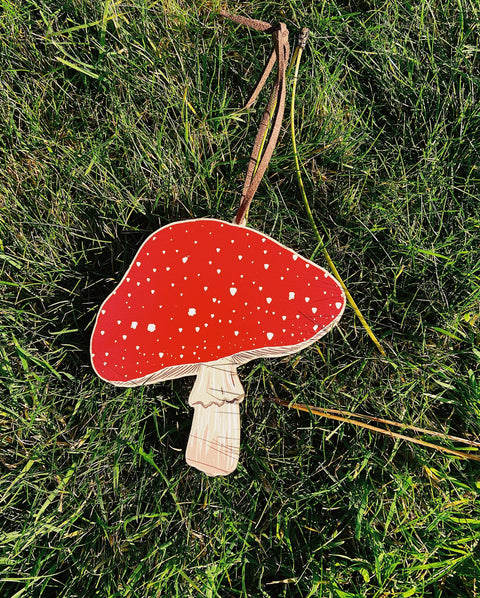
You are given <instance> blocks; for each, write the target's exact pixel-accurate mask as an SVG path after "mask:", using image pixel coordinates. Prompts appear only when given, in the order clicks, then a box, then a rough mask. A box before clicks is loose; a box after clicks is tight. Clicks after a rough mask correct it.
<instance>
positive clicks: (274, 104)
mask: <svg viewBox="0 0 480 598" xmlns="http://www.w3.org/2000/svg"><path fill="white" fill-rule="evenodd" d="M220 14H221V16H223V17H225V18H227V19H230V20H231V21H234V22H235V23H239V24H240V25H246V26H247V27H251V28H252V29H256V30H257V31H262V32H264V33H270V34H271V35H272V39H273V45H274V50H273V52H272V54H271V56H270V59H269V60H268V62H267V65H266V66H265V69H264V71H263V74H262V76H261V77H260V80H259V82H258V83H257V86H256V87H255V89H254V91H253V93H252V95H251V96H250V99H249V100H248V102H247V104H246V106H245V108H249V107H250V106H251V105H252V104H253V102H254V101H255V100H256V99H257V97H258V95H259V93H260V91H261V90H262V88H263V86H264V85H265V83H266V81H267V79H268V76H269V74H270V72H271V70H272V68H273V66H274V64H275V62H277V63H278V66H277V78H276V80H275V84H274V86H273V90H272V93H271V94H270V98H269V100H268V103H267V107H266V108H265V111H264V113H263V116H262V120H261V122H260V126H259V128H258V133H257V137H256V139H255V143H254V144H253V150H252V155H251V157H250V161H249V163H248V168H247V174H246V176H245V183H244V186H243V191H242V198H241V200H240V207H239V208H238V212H237V215H236V216H235V219H234V222H235V223H236V224H245V218H246V214H247V212H248V208H249V206H250V203H251V201H252V199H253V196H254V195H255V192H256V190H257V189H258V186H259V185H260V181H261V180H262V177H263V175H264V173H265V171H266V169H267V166H268V163H269V162H270V158H271V157H272V154H273V151H274V149H275V146H276V144H277V140H278V136H279V134H280V127H281V124H282V119H283V113H284V111H285V94H286V83H285V80H286V74H285V73H286V70H287V64H288V58H289V54H290V46H289V43H288V29H287V27H286V25H285V23H277V24H275V25H270V23H266V22H265V21H258V20H256V19H248V18H246V17H240V16H237V15H231V14H230V13H228V12H226V11H224V10H221V11H220ZM272 112H273V113H274V114H273V125H272V130H271V133H270V138H269V140H268V143H267V146H266V148H265V151H264V152H263V156H262V157H261V160H260V162H258V159H259V155H260V153H261V150H262V145H263V140H264V137H265V134H266V131H267V129H268V126H269V124H270V119H271V118H272ZM257 163H258V167H257V168H256V169H255V166H256V165H257Z"/></svg>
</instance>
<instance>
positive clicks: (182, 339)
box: [90, 11, 345, 476]
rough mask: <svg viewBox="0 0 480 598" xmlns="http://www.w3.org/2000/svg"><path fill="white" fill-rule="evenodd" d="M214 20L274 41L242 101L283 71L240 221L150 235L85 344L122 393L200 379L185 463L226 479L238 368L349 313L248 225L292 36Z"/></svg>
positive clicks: (190, 223)
mask: <svg viewBox="0 0 480 598" xmlns="http://www.w3.org/2000/svg"><path fill="white" fill-rule="evenodd" d="M220 14H221V15H222V16H224V17H226V18H229V19H231V20H233V21H235V22H237V23H240V24H243V25H247V26H249V27H253V28H254V29H256V30H258V31H263V32H265V33H268V34H271V35H272V38H273V46H274V50H273V53H272V55H271V57H270V59H269V61H268V63H267V65H266V67H265V71H264V74H263V76H262V77H261V79H260V81H259V83H258V85H257V87H256V88H255V90H254V92H253V94H252V97H251V98H250V100H249V102H248V103H247V106H250V105H251V104H252V103H253V102H254V101H255V99H256V98H257V97H258V94H259V93H260V90H261V88H262V87H263V85H264V83H265V81H266V79H267V77H268V75H269V73H270V72H271V70H272V68H273V66H274V64H275V63H277V64H278V69H277V76H276V80H275V84H274V86H273V90H272V93H271V96H270V99H269V101H268V104H267V107H266V109H265V111H264V114H263V117H262V121H261V124H260V126H259V130H258V133H257V138H256V140H255V143H254V147H253V150H252V155H251V159H250V162H249V166H248V169H247V173H246V177H245V184H244V189H243V192H242V198H241V201H240V207H239V209H238V212H237V215H236V217H235V221H234V223H232V224H229V223H227V222H223V221H221V220H216V219H213V218H212V219H208V218H203V219H197V220H187V221H182V222H175V223H173V224H169V225H167V226H164V227H163V228H160V229H159V230H157V231H156V232H154V233H153V234H151V235H150V236H149V237H148V238H147V240H146V241H145V242H144V244H143V245H142V246H141V248H140V250H139V251H138V253H137V255H136V257H135V259H134V260H133V263H132V264H131V266H130V267H129V269H128V271H127V273H126V274H125V276H124V277H123V279H122V280H121V282H120V283H119V285H118V286H117V287H116V289H115V290H114V291H113V292H112V293H111V295H110V296H109V297H107V299H106V300H105V301H104V303H103V304H102V306H101V308H100V311H99V313H98V315H97V319H96V322H95V325H94V329H93V334H92V338H91V346H90V349H91V358H92V364H93V368H94V370H95V371H96V373H97V374H98V375H99V376H100V378H102V379H103V380H106V381H108V382H111V383H112V384H115V385H117V386H138V385H142V384H154V383H156V382H160V381H163V380H170V379H173V378H180V377H182V376H196V379H195V383H194V385H193V388H192V391H191V394H190V398H189V404H190V405H191V406H192V407H193V408H194V416H193V423H192V428H191V432H190V437H189V441H188V446H187V451H186V459H187V462H188V463H189V464H190V465H192V466H193V467H196V468H197V469H199V470H201V471H203V472H205V473H206V474H207V475H210V476H215V475H227V474H229V473H231V472H232V471H234V470H235V468H236V466H237V463H238V458H239V448H240V403H241V402H242V401H243V398H244V391H243V388H242V385H241V383H240V380H239V377H238V374H237V368H238V366H240V365H242V364H244V363H247V362H248V361H250V360H251V359H256V358H259V357H279V356H282V355H289V354H291V353H295V352H297V351H300V350H301V349H303V348H305V347H307V346H308V345H310V344H312V343H313V342H315V341H316V340H318V339H319V338H320V337H321V336H323V335H324V334H326V333H327V332H328V331H329V330H330V329H331V328H332V327H333V326H334V325H335V324H336V323H337V322H338V320H339V319H340V317H341V315H342V313H343V310H344V307H345V295H344V293H343V290H342V287H341V286H340V284H339V283H338V282H337V281H336V280H335V279H334V278H333V277H332V276H331V275H330V274H329V273H328V272H326V271H325V270H324V269H323V268H320V267H319V266H317V265H316V264H314V263H313V262H311V261H309V260H306V259H305V258H303V257H302V256H300V255H298V254H297V253H295V252H294V251H292V250H291V249H288V248H287V247H285V246H283V245H281V244H280V243H278V242H277V241H275V240H274V239H272V238H270V237H268V236H267V235H264V234H262V233H260V232H257V231H255V230H253V229H251V228H247V227H246V226H245V222H246V215H247V213H248V209H249V206H250V203H251V201H252V198H253V196H254V194H255V192H256V190H257V188H258V186H259V184H260V181H261V178H262V176H263V174H264V172H265V171H266V168H267V166H268V163H269V160H270V157H271V156H272V153H273V150H274V147H275V144H276V142H277V139H278V136H279V132H280V128H281V121H282V117H283V113H284V107H285V89H286V88H285V76H286V65H287V62H288V57H289V44H288V30H287V28H286V26H285V24H284V23H278V24H276V25H274V26H272V25H270V24H269V23H266V22H263V21H257V20H254V19H247V18H244V17H236V16H232V15H229V14H228V13H226V12H224V11H221V12H220ZM270 122H271V133H270V136H269V140H268V143H267V144H266V146H265V149H264V151H263V155H261V154H262V147H263V141H264V137H265V135H266V133H267V129H268V127H269V125H270Z"/></svg>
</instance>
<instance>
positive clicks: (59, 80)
mask: <svg viewBox="0 0 480 598" xmlns="http://www.w3.org/2000/svg"><path fill="white" fill-rule="evenodd" d="M222 7H225V6H224V5H222ZM228 8H229V10H230V11H231V12H239V13H242V14H248V15H249V16H252V17H256V18H263V19H266V20H269V21H275V20H283V21H285V22H286V23H287V26H288V27H289V29H290V31H291V32H292V34H293V35H292V38H293V37H294V34H295V33H296V32H297V31H298V30H299V29H300V28H301V27H308V28H309V29H310V30H311V37H310V41H309V45H308V46H307V49H306V51H305V52H304V55H303V59H302V64H301V67H300V75H299V81H298V86H297V92H296V107H297V110H296V113H297V116H296V131H297V149H298V154H299V159H300V163H301V165H302V169H303V177H304V184H305V188H306V192H307V194H308V197H309V200H310V202H311V206H312V210H313V213H314V217H315V220H316V223H317V226H318V227H319V229H320V230H321V232H322V234H323V235H324V239H325V242H326V244H327V247H328V251H329V252H330V254H331V256H332V258H333V260H334V262H335V264H336V266H337V268H338V270H339V272H340V273H341V275H342V277H343V278H344V279H345V281H346V282H347V285H348V288H349V290H350V292H351V293H352V295H353V297H354V298H355V300H356V302H357V303H358V305H359V307H360V309H361V310H362V313H364V315H365V316H366V318H367V320H368V322H369V323H370V325H371V326H372V328H373V330H374V332H375V334H376V335H377V336H378V338H379V339H380V340H381V342H382V344H383V346H384V348H385V350H386V354H387V356H386V358H383V357H382V356H381V355H380V354H379V353H378V351H377V350H376V349H375V347H374V345H373V343H372V342H371V340H370V339H369V337H368V336H367V334H366V333H365V331H364V330H363V328H362V327H361V325H359V322H358V321H357V319H356V318H355V317H354V315H353V312H352V310H351V309H347V310H346V312H345V315H344V317H343V319H342V321H341V325H340V326H339V328H338V329H336V330H335V331H333V332H332V333H331V334H329V335H328V336H327V337H325V338H324V339H322V342H321V343H320V345H319V347H318V348H319V349H320V350H321V355H320V354H319V352H318V351H317V348H316V347H311V348H310V349H308V350H306V351H304V352H303V353H302V354H301V358H300V360H299V361H298V360H297V358H296V357H292V358H287V359H278V360H265V361H254V362H251V363H250V364H248V365H247V366H244V367H242V368H241V372H240V373H241V378H242V380H243V382H244V385H245V389H246V392H247V398H246V401H245V404H244V406H243V408H242V424H243V427H242V430H243V438H242V452H241V462H240V465H239V468H238V470H237V471H236V472H235V474H233V475H231V476H229V477H227V478H216V479H207V478H206V477H205V476H203V475H202V474H200V473H199V472H197V471H196V470H193V469H190V468H188V467H187V466H186V465H185V461H184V450H185V447H186V441H187V437H188V432H189V427H190V421H191V416H192V411H191V409H190V408H189V407H188V404H187V399H188V393H189V389H190V388H191V385H192V382H193V381H192V379H191V378H185V379H180V380H176V381H173V382H169V383H163V384H158V385H156V386H149V387H145V388H135V389H130V390H122V389H119V388H115V387H113V386H110V385H108V384H106V383H103V382H102V381H100V380H99V379H98V378H96V377H95V375H94V373H93V371H92V369H91V366H90V363H89V351H88V347H89V338H90V334H91V331H92V325H93V321H94V318H95V315H96V312H97V309H98V307H99V305H100V303H101V302H102V301H103V299H104V298H105V297H106V296H107V295H108V294H109V293H110V292H111V290H112V289H113V288H114V286H115V284H116V283H117V282H118V281H119V280H120V278H121V277H122V274H123V272H124V271H125V269H126V267H127V266H128V264H129V263H130V260H131V259H132V257H133V256H134V255H135V253H136V250H137V249H138V247H139V246H140V244H141V243H142V241H143V240H144V239H145V238H146V237H147V236H148V234H149V233H150V232H152V231H153V230H155V228H157V227H159V226H161V225H164V224H167V223H169V222H173V221H175V220H178V219H188V218H194V217H202V216H214V217H219V218H224V219H226V220H228V221H231V220H232V218H233V216H234V215H235V212H236V209H237V207H238V202H239V195H240V190H241V187H242V182H243V176H244V172H245V169H246V164H247V161H248V158H249V154H250V150H251V146H252V143H253V139H254V137H255V132H256V127H257V125H258V122H259V115H260V112H261V106H262V105H263V104H262V102H263V103H264V102H265V94H264V95H263V96H262V97H261V98H260V100H259V102H258V103H257V107H256V109H255V110H252V111H250V112H249V113H248V114H245V113H242V114H241V115H238V111H239V109H240V108H241V107H242V105H243V104H244V102H245V101H246V99H247V98H248V92H249V90H251V89H252V87H253V85H254V83H255V81H256V78H257V76H258V75H259V73H260V72H261V69H262V66H263V64H264V62H265V60H266V58H267V56H268V54H269V52H270V39H269V37H268V36H263V35H262V34H259V33H256V32H252V31H248V30H246V29H244V28H241V27H238V26H236V25H233V24H232V23H228V22H225V21H223V19H220V18H217V11H218V9H219V5H217V3H214V2H206V1H205V2H194V1H193V0H186V1H180V0H178V1H175V0H163V1H162V2H158V1H157V2H155V1H151V0H149V1H147V0H143V1H142V0H134V1H133V2H130V3H127V2H121V1H120V2H116V1H108V0H104V1H103V2H93V1H91V0H70V1H67V2H64V1H59V0H51V1H49V2H47V1H45V0H37V1H35V0H22V1H20V0H1V4H0V164H1V169H0V430H1V436H0V468H1V477H0V546H1V550H0V595H1V596H2V598H3V597H5V598H10V597H14V596H15V597H16V598H20V597H25V598H26V597H40V596H42V597H45V598H51V597H62V598H74V597H77V596H78V597H81V598H84V597H86V596H87V597H88V598H93V597H99V598H103V597H114V596H117V597H132V598H133V597H138V598H147V597H157V596H181V597H185V596H192V597H195V598H196V597H198V596H205V597H215V596H218V597H221V598H233V597H237V596H238V597H245V598H246V597H250V596H253V597H257V596H258V597H262V596H264V597H272V598H276V597H292V598H297V597H301V598H307V596H308V597H313V596H325V597H332V598H346V597H354V596H359V597H361V596H367V597H369V598H373V597H375V598H380V597H382V598H386V597H394V596H395V597H397V596H398V597H405V598H406V597H408V596H415V597H416V596H425V597H432V598H433V597H435V598H439V597H445V598H446V597H456V596H462V597H463V596H471V597H474V596H477V594H478V592H479V586H480V565H479V560H478V546H479V542H480V506H479V505H480V502H479V492H480V470H479V467H478V464H477V463H475V462H469V461H463V460H458V459H456V458H454V457H449V456H446V455H444V454H441V453H436V452H433V451H430V450H427V449H424V448H422V447H418V446H413V445H409V444H406V443H404V442H396V441H393V440H391V439H389V438H386V437H383V436H378V435H375V434H373V433H371V432H368V431H362V430H359V429H356V428H354V427H352V426H349V425H346V424H338V423H336V422H329V421H326V420H320V419H316V418H315V417H313V416H310V415H309V414H305V413H303V414H298V413H296V412H294V411H290V410H286V409H285V408H284V407H281V406H279V405H276V404H274V403H273V402H272V400H271V399H272V397H274V396H278V397H280V398H282V399H285V400H288V401H292V400H295V401H298V402H303V403H309V404H312V405H316V406H319V407H335V408H342V409H346V410H350V411H357V412H360V413H368V414H372V415H377V416H379V417H384V418H390V419H395V420H397V421H402V422H405V423H410V424H415V425H418V426H422V427H429V428H433V429H437V430H444V431H446V432H448V433H451V434H455V435H457V436H464V437H466V438H471V439H478V436H479V433H480V382H479V377H480V367H479V364H480V347H479V339H480V326H479V323H480V308H479V304H480V249H479V246H480V210H479V205H480V202H479V197H480V184H479V183H480V156H479V148H480V134H479V130H480V102H479V99H480V98H479V96H480V91H479V90H480V56H479V52H478V47H479V22H480V8H479V6H478V3H477V2H475V1H474V0H442V1H441V2H440V1H439V0H420V1H419V2H416V3H409V2H395V1H389V0H387V1H386V2H382V3H380V2H375V1H367V0H365V1H362V0H352V1H351V2H339V1H337V0H334V1H332V2H328V3H327V2H324V1H318V2H307V1H301V0H290V1H289V2H284V3H276V2H270V1H266V2H259V1H254V2H250V3H234V2H232V3H230V4H229V6H228ZM292 41H293V39H292ZM286 114H288V111H287V113H286ZM288 124H289V123H288V116H287V117H286V119H285V122H284V132H283V134H282V135H281V137H280V141H279V144H278V147H277V149H276V152H275V155H274V157H273V159H272V162H271V165H270V167H269V171H268V175H267V176H266V177H265V180H264V182H263V183H262V185H261V186H260V189H259V191H258V193H257V196H256V198H255V199H254V202H253V204H252V207H251V210H250V217H249V224H250V225H251V226H253V227H255V228H257V229H259V230H261V231H264V232H266V233H267V234H269V235H272V236H273V237H275V238H276V239H278V240H279V241H281V242H282V243H284V244H286V245H289V246H291V247H292V248H294V249H296V250H298V251H299V252H301V253H302V254H303V255H305V256H307V257H308V256H311V255H312V254H314V252H315V251H317V253H316V259H317V260H318V262H319V263H320V264H321V265H323V263H322V259H321V253H320V252H318V248H317V247H316V240H315V236H314V233H313V230H312V228H311V226H310V225H309V221H308V218H307V215H306V214H304V211H303V205H302V201H301V197H300V195H299V191H298V187H297V182H296V176H295V167H294V161H293V154H292V144H291V139H290V135H289V127H288ZM452 446H453V445H452Z"/></svg>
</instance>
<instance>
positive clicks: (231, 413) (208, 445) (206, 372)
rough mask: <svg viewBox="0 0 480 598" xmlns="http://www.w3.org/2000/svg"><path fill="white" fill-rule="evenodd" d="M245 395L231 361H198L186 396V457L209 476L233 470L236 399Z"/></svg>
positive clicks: (237, 424) (236, 443) (236, 453)
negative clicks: (189, 422) (189, 414)
mask: <svg viewBox="0 0 480 598" xmlns="http://www.w3.org/2000/svg"><path fill="white" fill-rule="evenodd" d="M244 396H245V393H244V390H243V387H242V384H241V382H240V379H239V377H238V374H237V366H236V365H233V364H232V363H231V362H230V363H229V362H216V363H215V364H212V365H201V366H200V369H199V372H198V374H197V379H196V380H195V384H194V385H193V388H192V392H191V393H190V397H189V399H188V402H189V404H190V405H191V406H192V407H193V408H194V414H193V422H192V428H191V431H190V437H189V439H188V445H187V452H186V459H187V463H188V464H189V465H191V466H192V467H196V468H197V469H199V470H200V471H203V472H204V473H206V474H207V475H209V476H218V475H228V474H229V473H231V472H232V471H234V470H235V468H236V467H237V463H238V456H239V451H240V403H241V402H242V401H243V398H244Z"/></svg>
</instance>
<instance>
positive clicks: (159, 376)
mask: <svg viewBox="0 0 480 598" xmlns="http://www.w3.org/2000/svg"><path fill="white" fill-rule="evenodd" d="M341 292H342V298H343V305H342V308H341V310H340V311H339V312H338V314H337V316H336V317H335V319H334V320H332V321H331V322H330V323H329V324H328V325H327V326H325V328H322V329H321V330H320V331H319V332H317V333H316V334H315V335H314V336H312V337H310V338H308V339H307V340H304V341H301V342H300V343H297V344H296V345H284V346H276V347H259V348H258V349H249V350H247V351H241V352H240V353H234V354H233V355H228V356H226V357H222V358H221V359H217V360H215V361H204V362H200V363H189V364H185V365H173V366H168V367H166V368H163V369H161V370H159V371H158V372H154V373H153V374H148V375H146V376H142V377H141V378H133V379H131V380H127V381H123V380H118V381H117V380H108V379H106V378H103V377H102V376H101V375H100V374H99V373H98V372H97V370H96V369H95V366H93V369H94V370H95V372H96V373H97V375H98V377H99V378H101V379H102V380H104V381H105V382H109V383H110V384H113V385H114V386H119V387H125V388H127V387H134V386H143V385H147V384H156V383H157V382H162V381H165V380H174V379H176V378H183V377H185V376H196V375H197V372H198V369H199V367H200V366H202V365H206V366H214V365H215V364H216V363H218V362H219V361H222V362H225V361H228V360H231V363H232V365H234V366H240V365H243V364H245V363H248V362H249V361H252V359H260V358H269V357H270V358H272V357H284V356H286V355H292V354H294V353H298V352H299V351H302V349H305V348H307V347H308V346H310V345H312V344H313V343H314V342H315V341H318V340H319V339H320V338H322V336H324V335H325V334H327V333H328V332H330V330H332V328H334V327H335V326H336V325H337V323H338V321H339V320H340V318H341V317H342V314H343V312H344V310H345V305H346V301H345V293H344V292H343V289H341ZM92 365H93V362H92Z"/></svg>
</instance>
